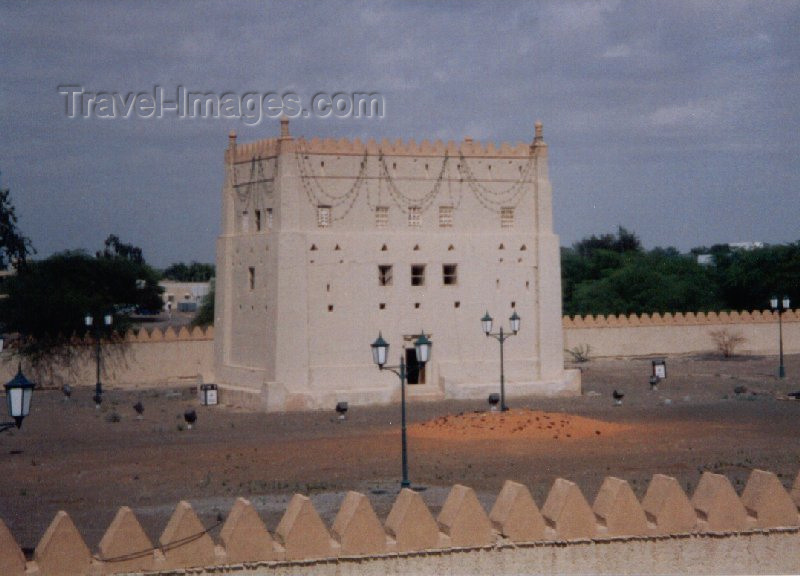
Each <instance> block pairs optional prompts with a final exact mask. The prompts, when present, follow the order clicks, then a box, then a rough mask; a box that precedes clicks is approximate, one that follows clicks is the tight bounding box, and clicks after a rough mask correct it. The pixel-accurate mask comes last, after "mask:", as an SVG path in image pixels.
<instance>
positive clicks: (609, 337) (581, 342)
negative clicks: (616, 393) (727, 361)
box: [563, 310, 800, 358]
mask: <svg viewBox="0 0 800 576" xmlns="http://www.w3.org/2000/svg"><path fill="white" fill-rule="evenodd" d="M563 322H564V348H565V349H566V350H573V349H575V348H577V347H581V346H589V349H590V351H589V356H590V357H591V358H603V357H616V356H620V357H626V356H650V355H663V356H668V355H673V354H702V353H717V345H716V344H715V341H714V333H715V332H716V333H719V332H725V333H727V334H729V335H732V336H737V335H738V336H741V337H742V338H743V341H742V342H741V344H739V345H738V346H736V349H735V353H736V354H768V355H777V354H778V330H779V327H778V315H777V313H774V312H771V311H765V312H761V311H755V312H720V313H716V312H709V313H707V314H706V313H703V312H699V313H697V314H694V313H691V312H690V313H687V314H681V313H676V314H669V313H667V314H664V315H663V316H662V315H661V314H658V313H656V314H652V315H650V314H643V315H641V316H637V315H636V314H633V315H630V316H574V317H569V316H565V317H564V319H563ZM781 323H782V329H783V350H784V353H786V354H797V353H800V310H787V311H786V312H784V313H783V315H782V318H781Z"/></svg>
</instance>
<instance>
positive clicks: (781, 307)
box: [769, 296, 791, 378]
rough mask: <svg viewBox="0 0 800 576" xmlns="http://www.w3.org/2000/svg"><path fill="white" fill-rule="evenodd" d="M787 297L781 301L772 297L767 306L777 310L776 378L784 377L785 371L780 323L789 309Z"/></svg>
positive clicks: (781, 325) (781, 326) (781, 324)
mask: <svg viewBox="0 0 800 576" xmlns="http://www.w3.org/2000/svg"><path fill="white" fill-rule="evenodd" d="M790 304H791V302H789V297H788V296H784V297H783V298H782V299H781V300H778V297H777V296H773V297H772V298H770V299H769V306H770V308H772V309H773V310H777V312H778V350H779V355H780V364H779V366H778V378H784V377H786V369H785V368H784V367H783V323H782V321H781V316H783V313H784V312H785V311H786V310H788V309H789V305H790Z"/></svg>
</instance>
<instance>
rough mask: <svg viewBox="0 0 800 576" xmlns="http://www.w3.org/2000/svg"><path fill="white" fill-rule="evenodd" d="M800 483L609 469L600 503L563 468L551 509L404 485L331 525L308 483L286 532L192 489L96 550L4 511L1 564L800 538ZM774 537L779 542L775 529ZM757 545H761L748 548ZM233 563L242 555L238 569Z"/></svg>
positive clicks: (10, 571)
mask: <svg viewBox="0 0 800 576" xmlns="http://www.w3.org/2000/svg"><path fill="white" fill-rule="evenodd" d="M798 493H800V474H798V477H797V478H796V479H795V482H794V487H793V489H792V491H791V494H792V495H790V493H789V492H787V491H786V490H785V489H784V487H783V486H782V484H781V482H780V480H779V479H778V478H777V477H776V476H775V475H774V474H773V473H771V472H766V471H763V470H753V471H752V473H751V475H750V478H749V479H748V482H747V485H746V487H745V489H744V492H743V493H742V495H741V497H740V496H739V495H738V494H737V493H736V491H735V490H734V489H733V486H732V485H731V483H730V481H729V480H728V479H727V477H725V476H722V475H719V474H713V473H710V472H706V473H704V474H703V475H702V477H701V479H700V483H699V485H698V486H697V489H696V490H695V491H694V494H693V495H692V496H691V497H689V495H688V494H686V493H685V492H684V491H683V489H682V488H681V487H680V485H679V484H678V482H677V481H676V480H675V479H674V478H672V477H669V476H664V475H660V474H657V475H655V476H653V479H652V481H651V482H650V485H649V487H648V489H647V493H646V494H645V496H644V499H643V500H642V502H639V500H638V499H637V498H636V496H635V494H634V492H633V490H632V489H631V487H630V486H629V485H628V483H627V482H626V481H625V480H622V479H620V478H616V477H609V478H606V479H605V481H604V482H603V484H602V486H601V488H600V490H599V492H598V494H597V496H596V497H595V499H594V502H593V503H592V504H590V503H589V501H588V500H587V499H586V498H585V496H584V494H583V493H582V492H581V490H580V488H579V487H578V486H577V485H576V484H575V483H573V482H570V481H568V480H565V479H563V478H559V479H557V480H556V481H555V483H554V484H553V486H552V488H551V490H550V493H549V494H548V496H547V499H546V501H545V502H544V505H543V506H542V508H541V509H540V508H539V507H538V506H537V504H536V503H535V502H534V500H533V498H532V497H531V494H530V491H529V490H528V488H527V487H526V486H524V485H522V484H519V483H516V482H511V481H509V482H506V484H505V485H504V486H503V489H502V491H501V492H500V494H499V495H498V497H497V499H496V500H495V504H494V506H493V508H492V510H491V511H490V512H489V513H488V514H487V512H486V510H484V508H483V506H482V505H481V504H480V502H479V500H478V498H477V496H476V494H475V492H474V491H473V490H472V489H471V488H469V487H467V486H463V485H455V486H453V488H452V489H451V490H450V493H449V495H448V497H447V499H446V501H445V503H444V506H443V507H442V509H441V511H440V512H439V514H438V515H437V516H436V517H434V515H433V514H432V513H431V511H430V508H429V507H428V505H426V504H425V502H424V501H423V498H422V495H421V494H420V493H418V492H414V491H412V490H409V489H403V490H401V491H400V493H399V494H398V496H397V498H396V500H395V502H394V505H393V507H392V509H391V511H390V513H389V516H388V518H387V519H386V522H385V524H381V522H380V520H379V519H378V517H377V515H376V514H375V511H374V510H373V508H372V505H371V504H370V502H369V499H368V498H367V497H366V496H365V495H363V494H360V493H357V492H349V493H348V494H347V495H346V497H345V498H344V501H343V503H342V505H341V508H340V510H339V513H338V514H337V515H336V519H335V520H334V521H333V525H332V526H331V527H330V528H329V527H328V525H327V524H326V523H325V522H324V521H323V520H322V518H321V517H320V515H319V514H318V513H317V511H316V509H315V507H314V505H313V503H312V502H311V500H310V499H309V498H308V497H307V496H303V495H300V494H296V495H295V496H294V497H293V498H292V499H291V501H290V502H289V504H288V506H287V508H286V511H285V513H284V515H283V517H282V518H281V520H280V523H279V524H278V526H277V528H276V529H275V532H274V535H273V534H270V532H269V530H268V529H267V527H266V526H265V525H264V523H263V521H262V520H261V518H260V517H259V514H258V512H257V511H256V509H255V508H254V507H253V505H252V504H251V503H250V502H249V501H247V500H245V499H243V498H239V499H238V500H236V502H235V503H234V505H233V507H232V509H231V511H230V513H229V514H228V516H227V519H225V520H220V521H219V523H218V524H216V525H214V526H204V525H203V524H202V523H201V521H200V520H199V518H198V516H197V515H196V514H195V512H194V510H193V509H192V506H191V505H190V504H189V503H188V502H185V501H183V502H180V503H179V504H178V505H177V507H176V508H175V511H174V513H173V514H172V517H171V518H170V519H169V522H168V523H167V525H166V527H165V528H164V531H163V532H162V534H161V536H160V538H159V539H158V542H157V544H155V545H154V544H153V543H152V542H151V541H150V539H149V538H148V536H147V535H146V533H145V532H144V530H143V529H142V527H141V525H140V524H139V521H138V520H137V518H136V515H135V513H134V511H132V510H131V509H130V508H127V507H122V508H120V510H119V512H118V513H117V515H116V517H115V518H114V520H113V521H112V523H111V525H110V526H109V528H108V530H107V531H106V533H105V535H104V536H103V538H102V540H101V541H100V544H99V546H98V549H97V550H96V551H95V552H94V553H92V552H91V551H90V550H89V548H88V547H87V546H86V544H85V541H84V539H83V537H82V536H81V534H80V533H79V531H78V529H77V528H76V527H75V525H74V523H73V522H72V520H71V519H70V517H69V515H68V514H67V513H66V512H64V511H61V512H59V513H58V514H57V515H56V517H55V518H54V519H53V521H52V523H51V524H50V526H49V527H48V528H47V530H46V532H45V534H44V535H43V537H42V539H41V541H40V542H39V544H38V545H37V546H36V549H35V551H34V553H33V558H32V560H30V561H26V559H25V556H24V555H23V553H22V551H21V550H20V548H19V546H18V545H17V543H16V541H15V540H14V538H13V535H12V534H11V533H10V532H9V531H8V529H7V528H6V526H5V524H3V522H2V520H0V571H2V574H4V575H6V576H22V575H23V574H38V575H39V576H54V575H62V574H118V573H123V572H124V573H130V572H136V573H138V572H148V573H149V572H153V573H161V574H166V573H169V574H174V573H175V571H181V573H183V572H182V571H183V570H188V569H191V573H203V568H206V569H207V570H208V571H211V572H213V573H215V574H227V573H236V570H240V569H241V568H242V566H243V565H246V566H248V567H249V568H251V569H252V568H255V567H259V568H263V570H264V571H263V572H261V571H259V572H258V573H259V574H261V573H264V574H266V573H272V572H273V571H274V572H275V573H278V572H281V573H283V572H282V571H287V570H288V569H289V568H291V567H292V566H297V567H302V568H303V569H309V568H310V567H311V566H313V565H315V564H320V563H321V564H322V565H327V566H330V565H331V564H337V563H342V564H341V565H340V566H339V568H337V570H336V571H337V573H343V574H344V573H347V570H346V566H351V565H352V562H355V563H356V565H360V564H363V563H364V562H368V561H386V560H387V559H400V560H403V559H405V560H406V561H410V560H411V559H413V558H419V557H421V556H422V557H428V558H429V559H430V561H431V562H434V561H435V559H436V558H437V557H439V556H441V555H447V554H453V553H460V554H464V553H468V552H470V551H479V552H481V553H484V554H488V553H491V554H494V555H498V556H497V559H498V561H499V562H500V564H499V565H498V566H499V567H498V566H496V567H495V568H494V569H493V573H501V572H502V571H503V569H502V565H503V561H502V560H503V559H502V556H503V554H508V555H510V554H513V552H512V551H513V550H517V549H520V548H530V547H534V548H536V549H539V550H542V549H544V548H546V547H547V546H548V545H552V546H554V548H553V550H554V551H551V552H550V553H551V554H555V553H556V552H555V550H566V551H567V555H568V556H569V549H570V548H571V547H574V548H575V549H576V550H577V551H576V554H580V553H581V552H580V550H583V549H584V548H585V547H586V546H587V544H597V545H602V544H604V543H605V546H606V547H608V546H613V545H614V543H619V542H622V543H624V549H625V553H626V554H629V553H630V554H634V555H635V553H637V551H638V553H639V554H642V555H645V556H646V555H648V554H649V552H648V551H649V550H652V549H653V547H656V546H658V545H660V544H659V543H663V542H664V541H665V540H669V539H670V538H673V539H676V540H678V541H680V540H683V541H686V540H687V537H688V538H689V539H690V540H691V541H702V537H703V536H704V535H708V536H710V537H712V538H713V539H714V540H715V543H714V544H713V546H714V547H715V549H716V547H718V546H720V545H721V544H720V542H721V540H724V539H726V538H730V539H733V541H734V542H737V540H735V539H736V538H741V537H742V536H743V535H744V536H747V535H756V536H759V537H763V538H767V539H769V538H770V537H771V536H770V535H774V537H775V538H779V537H782V536H785V535H787V534H788V535H789V537H790V538H793V539H795V540H796V539H797V538H798V534H800V528H799V527H800V516H799V515H798V507H797V506H798V499H797V496H796V495H797V494H798ZM793 495H794V497H793ZM793 498H794V499H793ZM220 526H221V530H220V531H219V538H218V541H215V539H214V538H212V536H211V534H212V530H214V531H215V532H214V533H216V529H217V528H219V527H220ZM776 542H777V540H776ZM763 545H764V546H765V550H766V551H767V552H769V553H772V551H773V550H772V547H771V545H770V544H769V542H768V541H767V543H766V544H763ZM578 549H580V550H578ZM751 553H754V549H750V550H748V554H751ZM672 556H673V557H675V558H677V557H679V556H677V555H675V554H674V553H673V554H672ZM673 562H674V560H673ZM614 565H617V564H614ZM619 565H620V566H621V564H619ZM225 566H230V567H231V569H230V571H227V570H226V569H225ZM432 566H433V565H432ZM606 566H608V565H606ZM660 566H662V569H663V570H665V571H667V572H680V571H682V570H681V569H679V568H680V567H681V566H682V565H678V564H669V563H667V564H661V565H660ZM695 568H697V566H695ZM509 569H510V568H509ZM637 569H639V570H641V569H643V567H642V566H638V567H637V566H633V565H631V566H629V570H632V571H634V572H635V571H637ZM433 572H435V570H434V569H433V568H432V569H431V573H433ZM248 573H250V572H248ZM286 573H288V572H286ZM355 573H360V572H358V571H357V570H356V572H355Z"/></svg>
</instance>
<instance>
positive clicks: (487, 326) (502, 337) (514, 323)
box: [481, 310, 520, 412]
mask: <svg viewBox="0 0 800 576" xmlns="http://www.w3.org/2000/svg"><path fill="white" fill-rule="evenodd" d="M508 320H509V322H510V323H511V334H507V333H505V332H503V327H502V326H500V331H499V332H495V333H493V332H492V322H493V319H492V317H491V316H489V312H488V310H487V312H486V314H485V315H484V316H483V318H481V325H482V326H483V332H484V334H486V336H487V337H489V336H491V337H492V338H494V339H495V340H497V341H498V342H500V411H501V412H505V411H507V410H508V406H506V378H505V369H504V366H503V344H504V342H505V341H506V340H508V339H509V338H511V337H512V336H516V335H517V332H519V321H520V317H519V315H518V314H517V311H516V310H514V313H513V314H512V315H511V317H510V318H509V319H508Z"/></svg>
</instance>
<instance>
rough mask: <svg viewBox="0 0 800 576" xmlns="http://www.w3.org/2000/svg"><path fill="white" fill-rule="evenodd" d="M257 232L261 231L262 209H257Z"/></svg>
mask: <svg viewBox="0 0 800 576" xmlns="http://www.w3.org/2000/svg"><path fill="white" fill-rule="evenodd" d="M256 232H261V210H256Z"/></svg>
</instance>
